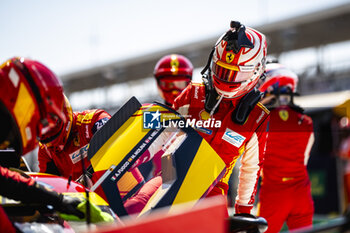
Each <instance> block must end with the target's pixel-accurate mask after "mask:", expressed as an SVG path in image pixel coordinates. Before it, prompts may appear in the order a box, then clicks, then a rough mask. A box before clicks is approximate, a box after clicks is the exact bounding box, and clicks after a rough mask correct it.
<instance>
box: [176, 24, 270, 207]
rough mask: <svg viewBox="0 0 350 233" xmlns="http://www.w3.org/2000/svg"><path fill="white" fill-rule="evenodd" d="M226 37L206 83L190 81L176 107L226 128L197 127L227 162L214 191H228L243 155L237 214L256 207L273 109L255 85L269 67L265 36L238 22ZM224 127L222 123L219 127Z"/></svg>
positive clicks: (210, 65) (213, 56) (220, 42)
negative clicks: (266, 103) (264, 101)
mask: <svg viewBox="0 0 350 233" xmlns="http://www.w3.org/2000/svg"><path fill="white" fill-rule="evenodd" d="M230 26H231V28H230V29H229V30H228V31H227V32H226V33H224V34H223V36H221V37H220V39H219V40H218V42H217V43H216V45H215V47H214V50H213V51H212V53H211V55H210V57H209V60H208V64H207V66H206V67H205V69H204V70H203V71H202V74H203V73H204V72H206V74H204V78H203V80H204V84H195V83H192V84H190V85H189V86H188V87H187V88H186V89H185V90H184V91H183V92H182V94H181V95H180V96H179V97H178V98H176V99H175V102H174V105H173V107H174V109H175V110H177V111H179V113H181V114H182V115H184V116H186V117H188V118H191V119H196V120H208V119H209V118H211V119H212V120H215V121H221V127H220V128H215V125H214V127H208V128H197V131H198V132H199V134H200V135H201V136H202V137H203V138H204V139H205V140H207V141H208V142H209V144H210V145H211V146H212V147H213V148H214V150H215V151H216V152H217V153H218V154H219V156H220V157H221V158H222V159H223V161H224V162H225V163H226V173H225V175H224V177H223V178H222V179H221V180H220V181H219V183H218V184H217V185H216V186H215V187H214V188H213V190H212V191H211V192H210V193H209V196H213V195H225V196H227V191H228V180H229V177H230V175H231V173H232V169H233V167H234V166H235V163H236V161H237V159H238V158H239V157H240V156H242V159H241V164H242V166H241V168H240V174H239V186H238V192H237V197H236V202H235V211H236V213H248V214H249V213H250V211H251V209H252V208H253V203H254V198H255V193H256V188H257V181H258V178H259V172H260V166H261V165H262V162H263V154H264V149H265V142H266V134H267V133H266V128H267V121H268V115H269V113H268V110H267V109H266V108H265V107H264V106H263V105H262V104H260V103H258V101H259V100H260V98H261V93H260V92H259V91H257V90H256V89H254V87H255V86H256V84H257V82H258V80H259V78H260V76H261V75H262V74H263V72H264V70H265V58H266V50H267V48H266V41H265V36H264V35H263V34H262V33H260V32H258V31H256V30H255V29H253V28H248V27H247V28H246V27H245V26H244V25H241V24H240V23H239V22H237V21H232V22H231V25H230ZM216 127H218V126H216Z"/></svg>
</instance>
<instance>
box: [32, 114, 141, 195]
mask: <svg viewBox="0 0 350 233" xmlns="http://www.w3.org/2000/svg"><path fill="white" fill-rule="evenodd" d="M110 118H111V116H110V115H109V114H108V113H107V112H105V111H103V110H86V111H83V112H74V113H73V122H72V128H71V131H70V135H69V138H68V140H67V143H66V144H65V147H64V149H63V150H62V151H57V150H56V149H55V147H46V146H45V145H44V144H39V146H40V147H39V155H38V159H39V168H40V172H46V173H52V174H56V175H59V176H63V177H66V178H69V177H70V176H71V178H72V179H73V180H76V179H78V178H79V177H80V176H81V175H82V165H81V158H82V157H83V158H84V163H85V166H86V167H88V166H89V165H90V161H89V160H88V158H87V151H88V150H87V149H88V146H89V142H90V140H91V138H92V136H93V134H94V133H95V132H96V131H97V130H98V129H100V128H101V127H102V126H103V125H104V124H105V122H107V120H108V119H110ZM81 152H82V154H81ZM100 175H102V173H101V172H99V174H97V173H95V174H94V176H93V181H97V179H98V178H99V177H100ZM140 183H143V176H142V175H141V173H140V171H139V170H138V168H135V169H133V170H132V172H128V173H126V174H125V175H124V176H123V177H122V178H121V179H120V180H119V181H118V189H119V192H120V195H121V197H122V198H123V197H124V196H126V195H127V194H128V193H129V191H131V190H133V189H134V188H135V189H136V187H137V186H140V187H141V185H140ZM134 191H136V190H134ZM96 192H97V193H98V194H100V195H101V196H102V197H104V194H103V192H101V189H97V190H96Z"/></svg>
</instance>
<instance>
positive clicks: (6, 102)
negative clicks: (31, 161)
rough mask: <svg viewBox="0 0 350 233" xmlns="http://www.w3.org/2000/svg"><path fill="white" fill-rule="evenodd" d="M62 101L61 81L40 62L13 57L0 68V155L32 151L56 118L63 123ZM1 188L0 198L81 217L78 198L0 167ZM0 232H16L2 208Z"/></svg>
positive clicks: (64, 119)
mask: <svg viewBox="0 0 350 233" xmlns="http://www.w3.org/2000/svg"><path fill="white" fill-rule="evenodd" d="M63 102H64V96H63V88H62V84H61V82H60V81H59V80H58V79H57V78H56V76H55V75H54V74H53V73H52V71H51V70H49V69H48V68H47V67H46V66H44V65H43V64H41V63H40V62H38V61H34V60H31V59H25V58H20V57H14V58H12V59H9V60H7V61H6V62H5V63H3V64H2V65H0V128H1V130H0V150H1V151H0V153H12V154H13V156H14V157H15V158H13V159H18V160H19V158H20V156H21V155H23V154H26V153H28V152H29V151H31V150H33V149H34V148H35V147H36V146H37V136H44V135H46V134H49V133H51V130H53V128H54V127H53V126H54V125H55V124H54V122H56V121H57V119H60V121H62V122H66V120H67V119H66V118H65V116H64V115H63V114H62V106H63ZM0 155H1V154H0ZM0 185H1V188H0V195H1V196H4V197H7V198H10V199H14V200H18V201H21V202H23V203H30V204H46V205H52V206H53V207H55V209H57V210H59V211H61V212H64V213H68V214H75V215H77V216H79V217H83V216H84V214H83V213H81V212H80V211H78V210H77V209H76V207H77V205H78V204H79V203H80V201H79V199H72V198H70V197H68V196H63V195H62V194H59V193H57V192H55V191H53V190H48V189H47V188H44V187H43V186H41V185H39V184H37V183H36V182H35V181H34V180H33V179H31V178H24V177H22V176H21V175H20V174H19V173H17V172H13V171H10V170H8V169H7V168H4V167H0ZM0 232H16V229H15V228H14V226H13V225H12V223H11V222H10V221H9V219H8V217H7V215H6V213H5V212H4V210H3V208H2V207H1V206H0Z"/></svg>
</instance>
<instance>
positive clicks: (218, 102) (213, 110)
mask: <svg viewBox="0 0 350 233" xmlns="http://www.w3.org/2000/svg"><path fill="white" fill-rule="evenodd" d="M223 98H224V96H223V95H220V99H219V100H218V101H217V102H216V104H215V105H214V107H213V109H212V110H211V111H210V117H211V116H212V115H214V113H215V109H216V108H217V107H218V106H219V104H220V102H221V100H222V99H223Z"/></svg>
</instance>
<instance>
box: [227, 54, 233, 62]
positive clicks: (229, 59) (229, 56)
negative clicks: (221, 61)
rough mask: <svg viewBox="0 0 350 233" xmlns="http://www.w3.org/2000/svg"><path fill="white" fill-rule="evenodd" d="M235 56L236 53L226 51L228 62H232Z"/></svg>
mask: <svg viewBox="0 0 350 233" xmlns="http://www.w3.org/2000/svg"><path fill="white" fill-rule="evenodd" d="M234 58H235V55H234V54H233V53H226V62H227V63H231V62H232V61H233V59H234Z"/></svg>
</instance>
